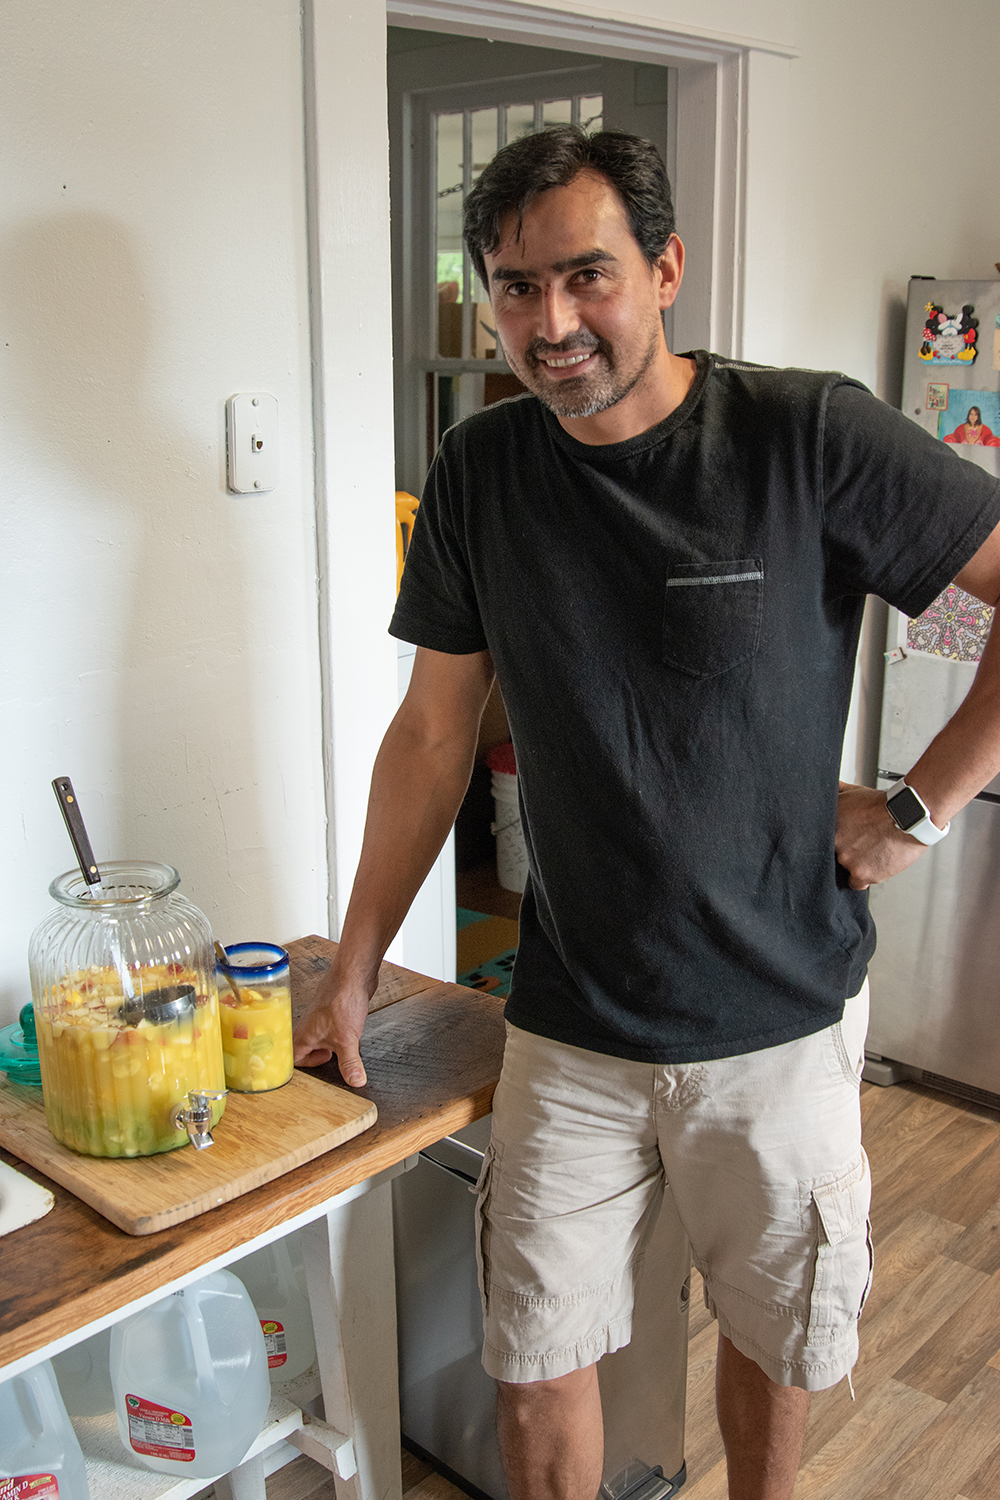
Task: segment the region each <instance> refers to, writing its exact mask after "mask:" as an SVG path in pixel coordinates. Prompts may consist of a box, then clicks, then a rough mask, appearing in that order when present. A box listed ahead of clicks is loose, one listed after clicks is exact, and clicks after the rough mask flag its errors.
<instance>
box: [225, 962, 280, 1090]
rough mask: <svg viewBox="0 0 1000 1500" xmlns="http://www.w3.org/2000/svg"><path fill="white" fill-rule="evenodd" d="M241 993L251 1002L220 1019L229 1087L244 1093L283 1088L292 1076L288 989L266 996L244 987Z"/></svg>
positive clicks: (275, 990)
mask: <svg viewBox="0 0 1000 1500" xmlns="http://www.w3.org/2000/svg"><path fill="white" fill-rule="evenodd" d="M241 992H242V994H243V996H244V999H247V1000H249V1001H250V1003H249V1004H246V1005H243V1006H242V1007H241V1008H240V1009H239V1010H225V1009H224V1010H223V1011H222V1013H221V1015H220V1017H219V1020H220V1024H221V1027H222V1041H223V1047H224V1052H223V1058H224V1061H225V1065H226V1086H227V1088H231V1089H236V1090H237V1091H239V1092H243V1093H257V1092H263V1091H264V1090H265V1089H276V1088H280V1087H281V1085H282V1084H283V1083H287V1082H288V1080H289V1078H290V1077H291V1076H292V1015H291V1000H290V995H289V991H288V988H287V986H276V987H275V988H274V989H273V990H269V991H268V992H267V993H265V992H263V991H261V990H251V989H248V988H245V987H243V986H241ZM251 996H253V997H254V998H253V999H250V997H251ZM237 1018H238V1019H237Z"/></svg>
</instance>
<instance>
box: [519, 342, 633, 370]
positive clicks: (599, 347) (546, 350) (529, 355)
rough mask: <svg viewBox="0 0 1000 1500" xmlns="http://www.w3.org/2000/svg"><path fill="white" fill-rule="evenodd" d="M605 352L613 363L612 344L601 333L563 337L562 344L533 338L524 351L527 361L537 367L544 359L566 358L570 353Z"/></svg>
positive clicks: (605, 355)
mask: <svg viewBox="0 0 1000 1500" xmlns="http://www.w3.org/2000/svg"><path fill="white" fill-rule="evenodd" d="M595 351H596V353H598V354H603V355H604V357H605V358H606V359H607V360H608V362H609V364H610V363H611V345H610V344H609V343H608V341H607V339H606V338H602V336H601V335H600V334H592V335H591V336H590V337H589V338H588V337H587V336H586V335H584V334H578V335H576V336H574V337H571V338H568V339H563V341H562V343H560V344H548V343H546V341H545V340H544V339H532V340H531V343H530V344H529V345H528V347H527V348H526V349H525V351H524V357H525V359H526V361H527V363H528V364H529V365H530V366H532V367H533V368H535V369H537V368H538V366H539V365H540V364H541V362H542V360H543V359H565V358H566V357H567V356H568V355H570V354H583V353H587V354H591V353H594V352H595Z"/></svg>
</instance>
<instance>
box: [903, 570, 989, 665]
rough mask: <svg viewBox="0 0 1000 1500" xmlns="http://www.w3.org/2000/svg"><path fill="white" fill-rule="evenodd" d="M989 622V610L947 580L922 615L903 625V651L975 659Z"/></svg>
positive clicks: (971, 660)
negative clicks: (941, 591) (904, 644)
mask: <svg viewBox="0 0 1000 1500" xmlns="http://www.w3.org/2000/svg"><path fill="white" fill-rule="evenodd" d="M992 623H993V610H992V609H991V608H990V606H989V605H988V604H983V603H982V601H981V600H979V599H974V598H973V596H972V595H971V594H967V593H966V592H965V590H964V589H960V588H959V587H958V586H957V584H954V583H949V585H948V587H947V588H946V589H945V590H944V592H943V593H941V594H938V596H937V598H936V599H935V600H934V602H933V604H931V605H930V607H929V608H928V609H925V610H924V612H923V614H922V615H918V616H917V617H916V619H913V620H909V621H908V622H907V626H906V649H907V651H920V652H922V653H923V654H924V655H925V656H943V657H946V658H947V659H948V660H949V661H968V662H977V661H978V660H979V658H980V657H981V656H982V654H983V647H984V646H985V644H986V637H987V636H988V635H989V633H990V626H991V624H992Z"/></svg>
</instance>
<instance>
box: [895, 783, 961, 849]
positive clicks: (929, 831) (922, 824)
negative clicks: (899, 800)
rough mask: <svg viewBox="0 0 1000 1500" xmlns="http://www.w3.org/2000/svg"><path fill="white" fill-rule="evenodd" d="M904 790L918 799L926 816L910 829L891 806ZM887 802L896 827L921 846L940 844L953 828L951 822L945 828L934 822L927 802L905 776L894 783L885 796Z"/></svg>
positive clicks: (911, 825) (912, 824)
mask: <svg viewBox="0 0 1000 1500" xmlns="http://www.w3.org/2000/svg"><path fill="white" fill-rule="evenodd" d="M904 789H905V790H906V791H908V792H909V793H910V796H911V797H915V798H916V800H917V802H918V803H919V804H920V806H921V807H922V808H923V810H924V815H923V817H922V818H921V819H920V820H919V822H917V823H911V824H910V826H909V828H904V827H903V825H902V823H900V822H899V820H898V819H897V817H896V815H895V813H894V812H893V810H892V807H891V806H890V804H891V802H892V799H893V798H894V797H895V796H897V795H898V794H899V793H900V792H901V791H903V790H904ZM885 802H886V809H887V811H888V813H889V816H890V818H892V821H893V822H894V823H895V824H896V827H897V828H899V829H900V830H901V832H903V833H909V834H912V835H913V837H914V838H915V839H918V840H919V841H920V843H921V844H928V845H930V844H939V843H940V842H941V840H942V839H943V838H944V837H945V835H946V834H947V833H948V831H949V830H950V828H951V823H950V821H949V822H947V823H946V824H945V825H944V827H943V828H939V827H938V826H937V824H936V823H935V822H933V821H932V819H931V815H930V813H929V812H928V810H927V804H926V802H925V801H924V799H923V797H921V795H920V793H919V792H917V791H914V789H913V787H912V786H910V784H909V782H908V781H907V779H906V777H905V776H901V777H900V778H899V780H898V781H894V782H893V784H892V786H891V787H890V788H889V790H888V791H887V792H886V794H885Z"/></svg>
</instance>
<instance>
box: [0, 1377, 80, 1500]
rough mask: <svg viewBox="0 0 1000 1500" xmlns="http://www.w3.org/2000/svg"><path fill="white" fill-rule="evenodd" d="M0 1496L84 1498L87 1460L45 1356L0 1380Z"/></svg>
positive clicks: (0, 1499) (8, 1499)
mask: <svg viewBox="0 0 1000 1500" xmlns="http://www.w3.org/2000/svg"><path fill="white" fill-rule="evenodd" d="M0 1500H90V1489H89V1487H88V1484H87V1466H86V1464H85V1463H84V1461H83V1454H82V1453H81V1452H80V1444H79V1443H78V1442H77V1440H76V1433H75V1432H74V1431H73V1424H72V1423H71V1422H70V1419H69V1417H68V1416H67V1415H66V1408H65V1406H64V1405H63V1399H62V1397H61V1396H60V1394H59V1387H58V1385H57V1384H56V1377H55V1374H54V1373H53V1370H52V1366H51V1364H50V1363H49V1361H48V1360H47V1359H46V1360H43V1361H42V1363H41V1364H40V1365H33V1366H32V1368H31V1369H30V1370H25V1371H24V1372H23V1374H21V1375H12V1376H11V1378H10V1379H9V1380H5V1381H4V1383H3V1384H2V1385H0Z"/></svg>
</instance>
